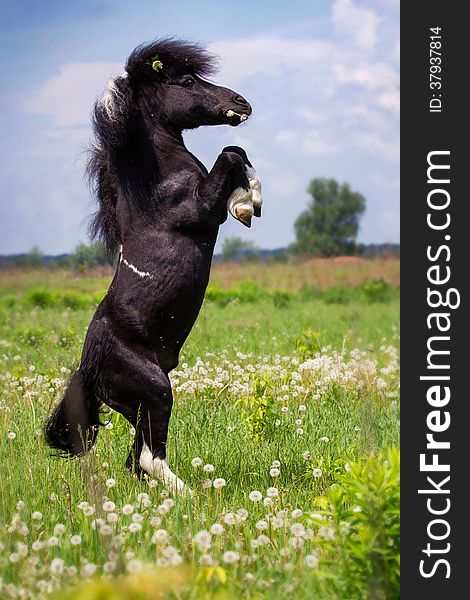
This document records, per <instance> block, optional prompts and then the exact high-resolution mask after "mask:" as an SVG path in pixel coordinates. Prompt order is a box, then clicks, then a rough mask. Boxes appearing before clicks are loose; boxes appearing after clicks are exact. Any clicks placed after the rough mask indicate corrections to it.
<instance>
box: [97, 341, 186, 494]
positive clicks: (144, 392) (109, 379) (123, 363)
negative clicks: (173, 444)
mask: <svg viewBox="0 0 470 600" xmlns="http://www.w3.org/2000/svg"><path fill="white" fill-rule="evenodd" d="M105 387H106V388H107V390H109V393H108V394H107V396H108V397H107V399H106V400H105V402H106V403H107V404H108V405H109V406H110V407H111V408H113V409H114V410H116V411H118V412H120V413H121V414H122V415H123V416H124V417H125V418H126V419H127V420H128V421H129V422H130V423H131V424H132V425H133V427H134V428H135V430H136V434H135V443H134V447H133V449H131V453H130V455H129V457H128V459H127V463H126V465H127V466H128V467H129V466H130V467H131V469H132V470H134V472H137V473H139V472H141V471H145V472H146V473H148V474H149V475H150V476H151V477H154V478H156V479H159V480H161V481H162V482H163V484H164V485H165V486H166V487H167V488H168V489H169V490H170V491H172V492H180V493H181V492H182V493H186V494H190V493H191V490H190V489H189V488H188V487H187V486H186V485H185V483H184V482H183V481H182V480H181V479H180V478H179V477H177V476H176V475H175V474H174V473H173V471H172V470H171V469H170V467H169V465H168V462H167V460H166V442H167V435H168V424H169V421H170V416H171V408H172V405H173V395H172V392H171V386H170V382H169V380H168V377H167V375H166V374H165V373H164V372H163V371H162V369H161V368H160V366H159V365H158V364H156V363H155V362H153V361H151V360H149V359H148V358H146V357H145V356H142V355H141V354H137V353H136V352H135V351H133V350H131V349H129V348H127V347H122V346H121V347H120V348H119V349H116V351H115V352H114V356H113V360H112V363H111V364H109V365H108V368H107V375H106V382H105Z"/></svg>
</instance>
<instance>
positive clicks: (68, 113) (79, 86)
mask: <svg viewBox="0 0 470 600" xmlns="http://www.w3.org/2000/svg"><path fill="white" fill-rule="evenodd" d="M121 70H122V65H121V64H120V63H115V62H75V63H67V64H62V65H59V73H58V75H55V76H54V77H51V78H50V79H48V80H46V81H45V83H44V84H43V85H42V86H41V87H39V88H38V89H35V90H33V91H32V92H30V93H29V94H27V96H26V97H25V98H24V100H23V102H22V103H21V108H22V109H23V111H24V112H28V113H34V114H40V115H49V116H51V117H52V118H53V125H54V126H56V127H72V126H76V125H84V124H88V123H89V122H90V110H91V107H92V106H93V104H94V102H95V100H96V99H97V98H98V97H99V96H100V95H101V93H102V91H103V90H104V88H105V87H106V82H107V80H108V79H109V78H110V77H113V76H115V75H116V74H118V73H119V72H120V71H121Z"/></svg>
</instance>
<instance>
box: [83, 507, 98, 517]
mask: <svg viewBox="0 0 470 600" xmlns="http://www.w3.org/2000/svg"><path fill="white" fill-rule="evenodd" d="M82 512H83V514H84V515H85V516H86V517H91V515H94V514H95V507H94V506H92V505H91V504H87V505H86V506H84V507H83V509H82Z"/></svg>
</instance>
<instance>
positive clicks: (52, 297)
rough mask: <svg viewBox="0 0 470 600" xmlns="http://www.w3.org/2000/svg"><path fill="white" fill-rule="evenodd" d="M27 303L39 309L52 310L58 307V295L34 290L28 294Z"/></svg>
mask: <svg viewBox="0 0 470 600" xmlns="http://www.w3.org/2000/svg"><path fill="white" fill-rule="evenodd" d="M26 299H27V301H28V302H29V303H30V304H32V305H33V306H38V307H39V308H51V307H53V306H56V305H57V297H56V294H54V293H53V292H50V291H49V290H42V289H33V290H30V291H29V292H27V294H26Z"/></svg>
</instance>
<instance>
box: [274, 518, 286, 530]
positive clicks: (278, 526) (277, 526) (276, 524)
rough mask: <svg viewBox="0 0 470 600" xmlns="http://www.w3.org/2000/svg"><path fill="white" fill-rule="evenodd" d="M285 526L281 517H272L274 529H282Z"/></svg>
mask: <svg viewBox="0 0 470 600" xmlns="http://www.w3.org/2000/svg"><path fill="white" fill-rule="evenodd" d="M283 525H284V519H281V517H272V519H271V526H272V528H273V529H281V527H283Z"/></svg>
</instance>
